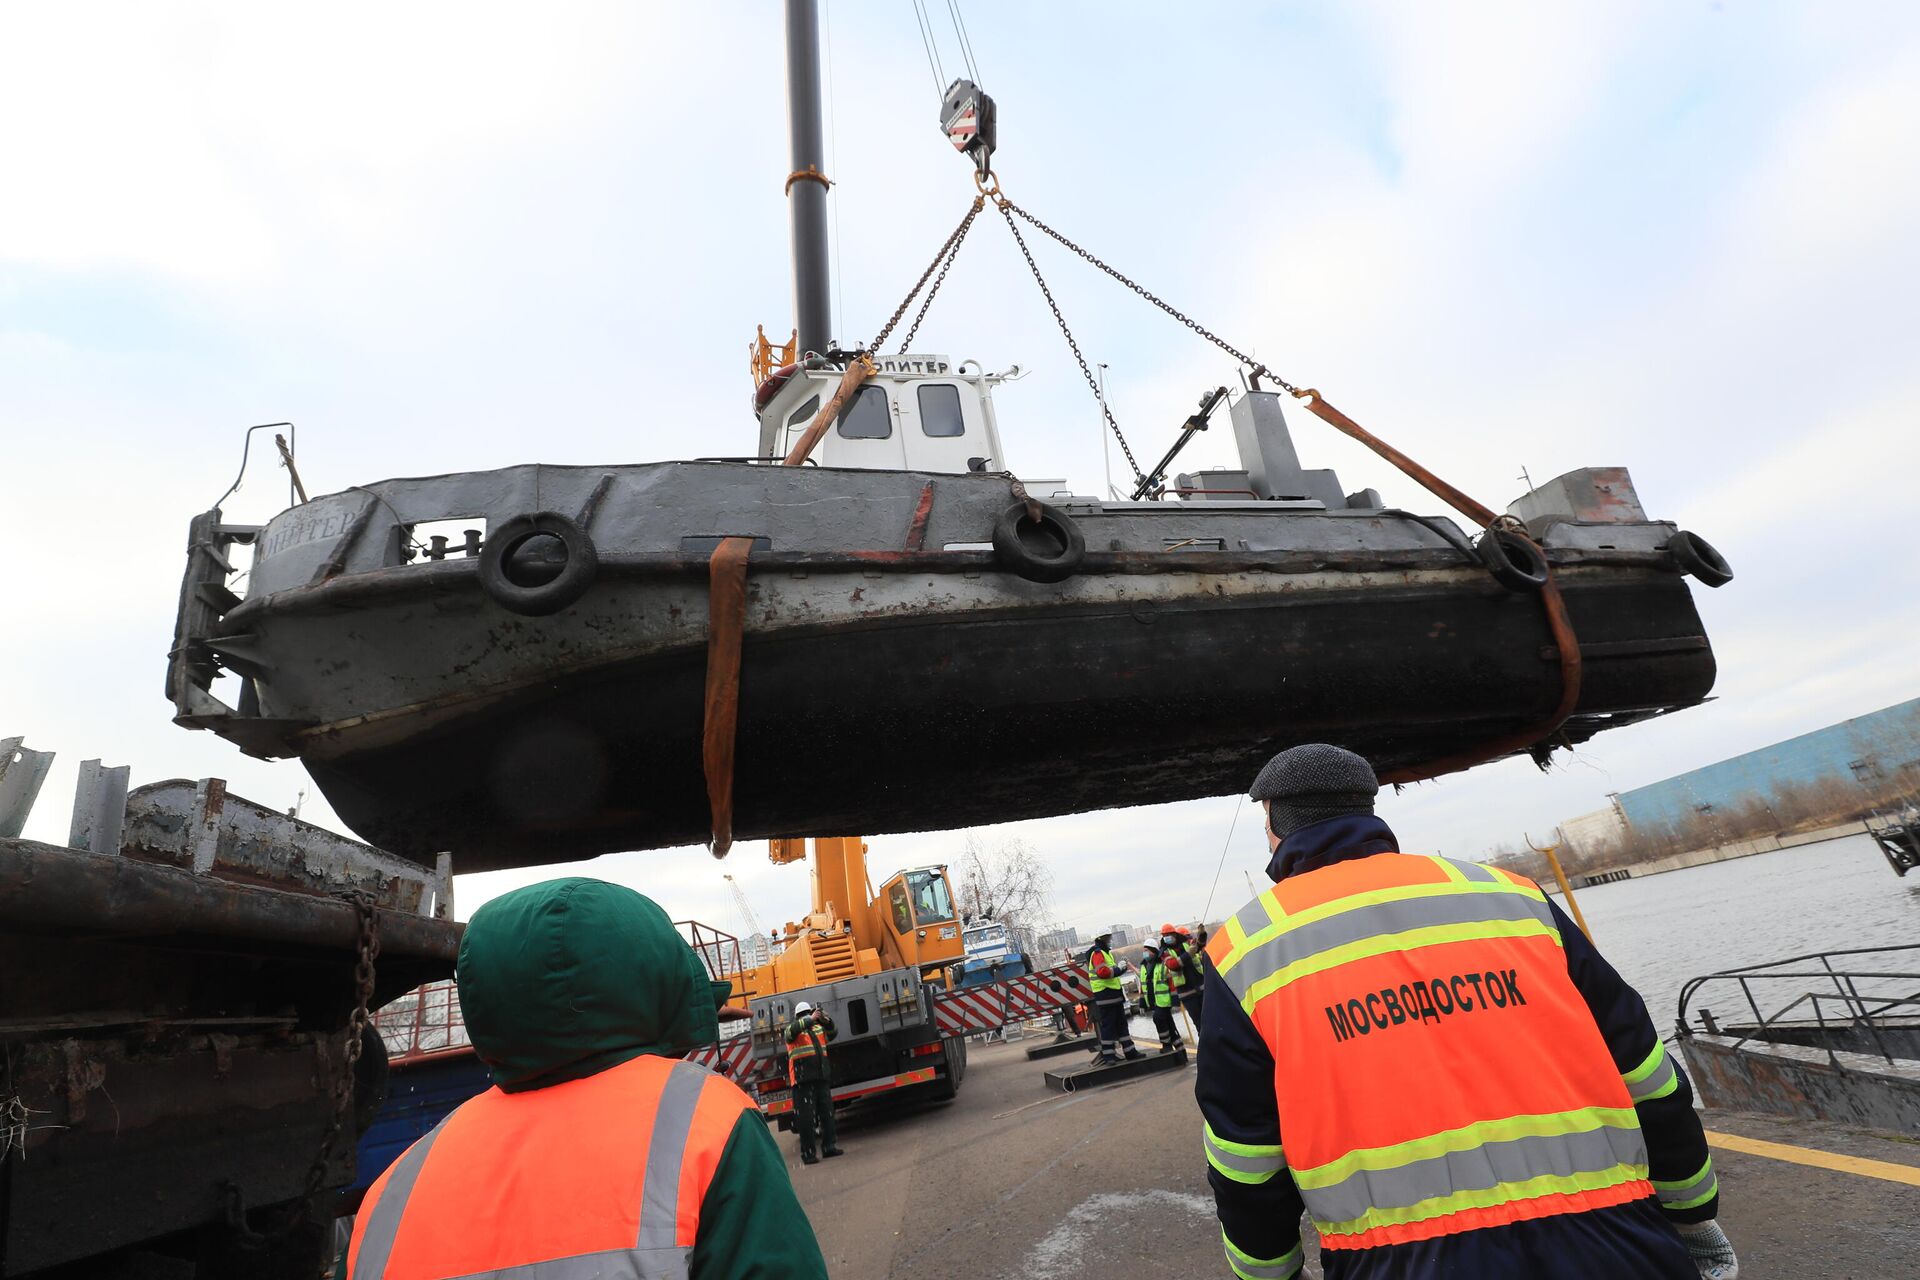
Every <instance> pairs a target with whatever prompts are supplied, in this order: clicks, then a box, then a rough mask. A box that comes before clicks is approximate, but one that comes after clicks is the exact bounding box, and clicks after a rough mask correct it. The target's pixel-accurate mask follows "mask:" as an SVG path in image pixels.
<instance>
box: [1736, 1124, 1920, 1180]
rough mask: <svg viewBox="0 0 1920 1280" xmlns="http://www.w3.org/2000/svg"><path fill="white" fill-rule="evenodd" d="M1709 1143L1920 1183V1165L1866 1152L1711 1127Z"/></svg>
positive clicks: (1825, 1167) (1841, 1170)
mask: <svg viewBox="0 0 1920 1280" xmlns="http://www.w3.org/2000/svg"><path fill="white" fill-rule="evenodd" d="M1707 1144H1708V1145H1709V1146H1714V1147H1718V1148H1720V1149H1721V1150H1722V1151H1740V1152H1744V1153H1745V1154H1747V1155H1750V1156H1765V1157H1766V1158H1767V1159H1769V1160H1785V1161H1787V1162H1789V1163H1791V1164H1804V1165H1808V1166H1811V1167H1812V1168H1815V1169H1832V1170H1834V1171H1835V1172H1837V1173H1853V1174H1858V1175H1859V1176H1861V1177H1863V1178H1879V1179H1882V1180H1883V1181H1886V1182H1900V1183H1904V1184H1906V1185H1907V1186H1909V1187H1920V1169H1916V1168H1914V1167H1913V1166H1912V1165H1907V1164H1894V1163H1892V1162H1891V1161H1887V1160H1869V1159H1867V1158H1866V1157H1865V1156H1843V1155H1840V1154H1838V1153H1837V1152H1833V1151H1815V1150H1814V1149H1813V1148H1811V1147H1795V1146H1789V1145H1788V1144H1787V1143H1784V1142H1766V1141H1763V1140H1762V1139H1760V1138H1746V1137H1742V1136H1740V1135H1739V1134H1737V1133H1715V1132H1714V1131H1713V1130H1712V1129H1709V1130H1707Z"/></svg>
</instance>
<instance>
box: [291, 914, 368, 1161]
mask: <svg viewBox="0 0 1920 1280" xmlns="http://www.w3.org/2000/svg"><path fill="white" fill-rule="evenodd" d="M347 900H348V901H349V902H351V903H352V904H353V909H354V911H355V913H356V914H357V915H358V916H359V918H360V937H359V943H358V946H357V948H356V954H355V956H354V965H353V1012H352V1013H350V1014H348V1015H347V1036H346V1042H345V1043H344V1044H343V1045H342V1046H341V1050H340V1058H341V1063H340V1072H339V1074H338V1075H336V1076H335V1077H334V1080H333V1111H332V1114H331V1115H330V1116H329V1117H328V1120H327V1131H326V1133H325V1134H324V1135H323V1136H322V1137H321V1139H320V1150H319V1151H318V1152H317V1153H316V1154H315V1155H314V1157H313V1163H312V1164H311V1165H310V1166H308V1168H307V1181H306V1196H307V1198H308V1199H312V1198H313V1197H314V1196H316V1195H319V1194H320V1188H321V1186H322V1185H323V1184H324V1183H325V1182H326V1180H327V1162H328V1161H329V1160H330V1159H332V1157H333V1150H334V1147H335V1146H336V1145H337V1144H338V1143H339V1141H340V1133H341V1131H342V1130H343V1129H345V1128H346V1126H347V1120H348V1115H349V1113H350V1112H351V1111H352V1110H353V1073H354V1069H355V1068H356V1067H357V1066H358V1065H359V1063H360V1049H361V1044H362V1042H363V1041H364V1040H365V1039H366V1035H367V1024H368V1023H369V1022H371V1021H372V1019H373V1015H372V1013H370V1012H369V1011H368V1008H367V1006H368V1005H369V1004H371V1003H372V1002H373V974H374V970H373V963H374V961H375V960H377V959H378V958H379V956H380V922H379V917H378V916H377V915H376V914H375V912H374V906H373V899H372V898H370V897H368V896H367V895H366V894H364V893H358V892H356V893H353V894H351V895H350V896H349V897H348V899H347Z"/></svg>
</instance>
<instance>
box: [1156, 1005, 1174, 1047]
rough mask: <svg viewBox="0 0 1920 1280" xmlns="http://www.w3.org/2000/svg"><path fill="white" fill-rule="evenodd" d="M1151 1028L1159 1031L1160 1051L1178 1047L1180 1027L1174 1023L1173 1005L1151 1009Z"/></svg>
mask: <svg viewBox="0 0 1920 1280" xmlns="http://www.w3.org/2000/svg"><path fill="white" fill-rule="evenodd" d="M1153 1029H1154V1030H1155V1031H1158V1032H1159V1033H1160V1048H1161V1050H1162V1052H1166V1053H1171V1052H1173V1051H1174V1050H1175V1049H1178V1048H1179V1047H1180V1045H1181V1040H1180V1028H1179V1027H1178V1026H1176V1025H1174V1021H1173V1006H1171V1005H1169V1006H1167V1007H1166V1008H1165V1009H1155V1010H1154V1011H1153Z"/></svg>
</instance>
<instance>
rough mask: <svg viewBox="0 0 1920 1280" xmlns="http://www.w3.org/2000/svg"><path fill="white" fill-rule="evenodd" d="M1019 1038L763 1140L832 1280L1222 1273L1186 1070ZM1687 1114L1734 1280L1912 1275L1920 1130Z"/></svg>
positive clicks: (1918, 1233) (1918, 1244) (1917, 1249)
mask: <svg viewBox="0 0 1920 1280" xmlns="http://www.w3.org/2000/svg"><path fill="white" fill-rule="evenodd" d="M1025 1048H1026V1046H1025V1045H1024V1044H1022V1043H1021V1042H1019V1041H1015V1042H1013V1043H1011V1044H1005V1045H990V1046H986V1047H984V1048H976V1049H975V1050H974V1052H973V1055H972V1059H971V1062H970V1065H969V1070H968V1074H967V1083H966V1086H965V1087H964V1088H963V1089H962V1090H961V1092H960V1097H959V1099H958V1100H956V1101H955V1102H953V1103H952V1104H950V1105H945V1106H932V1107H926V1108H923V1109H921V1110H919V1111H917V1112H914V1113H912V1114H910V1115H904V1116H902V1115H892V1116H881V1115H873V1116H868V1117H848V1118H847V1119H845V1120H844V1121H843V1122H842V1124H841V1126H840V1138H841V1145H842V1146H843V1147H845V1148H846V1152H847V1155H846V1158H845V1159H841V1160H831V1161H827V1162H825V1163H823V1164H819V1165H814V1166H802V1165H801V1163H800V1160H799V1154H798V1148H797V1146H796V1145H795V1141H794V1138H793V1137H792V1136H791V1135H782V1136H781V1137H780V1143H781V1147H782V1149H783V1151H784V1152H785V1153H786V1156H787V1163H788V1168H789V1170H790V1172H791V1173H792V1176H793V1180H794V1185H795V1186H796V1187H797V1188H798V1189H799V1192H800V1199H801V1202H802V1203H803V1204H804V1205H805V1206H806V1209H807V1213H808V1215H809V1217H811V1218H812V1220H813V1224H814V1229H815V1231H816V1232H817V1233H818V1234H819V1238H820V1243H821V1246H822V1248H823V1249H824V1251H825V1253H826V1256H827V1265H828V1268H829V1270H830V1271H831V1272H832V1274H833V1276H834V1277H835V1280H879V1278H880V1277H884V1276H892V1275H912V1276H915V1277H917V1278H918V1280H937V1278H939V1277H947V1276H951V1277H965V1280H997V1278H999V1277H1032V1278H1033V1280H1050V1278H1052V1277H1060V1278H1061V1280H1067V1278H1069V1277H1072V1278H1076V1280H1077V1278H1078V1277H1082V1276H1088V1275H1114V1276H1126V1275H1132V1276H1148V1275H1151V1276H1165V1275H1191V1276H1205V1275H1224V1274H1226V1270H1225V1267H1224V1264H1223V1263H1222V1260H1221V1256H1220V1243H1219V1241H1220V1234H1219V1229H1218V1226H1217V1225H1216V1223H1215V1221H1214V1217H1213V1204H1212V1198H1211V1196H1210V1194H1209V1192H1208V1189H1207V1179H1206V1162H1205V1160H1204V1159H1203V1158H1202V1156H1201V1154H1200V1150H1199V1138H1198V1134H1199V1128H1200V1126H1199V1113H1198V1111H1197V1110H1196V1108H1195V1106H1194V1101H1193V1073H1192V1070H1191V1069H1190V1068H1183V1069H1181V1070H1178V1071H1171V1072H1166V1073H1164V1074H1158V1075H1151V1076H1148V1077H1146V1078H1144V1079H1140V1080H1135V1081H1132V1082H1129V1083H1125V1084H1120V1085H1115V1086H1113V1087H1110V1088H1105V1089H1095V1090H1089V1091H1087V1092H1084V1093H1081V1092H1076V1093H1073V1094H1068V1095H1066V1096H1060V1095H1057V1094H1053V1093H1049V1092H1048V1091H1047V1090H1046V1088H1045V1086H1044V1085H1043V1084H1042V1082H1041V1073H1042V1070H1043V1069H1044V1068H1045V1067H1047V1066H1049V1065H1050V1064H1049V1063H1045V1062H1028V1061H1027V1060H1026V1056H1025ZM1706 1122H1707V1128H1708V1130H1709V1131H1710V1132H1711V1133H1712V1134H1714V1135H1716V1137H1715V1150H1714V1164H1715V1166H1716V1168H1717V1169H1718V1170H1719V1175H1720V1185H1721V1190H1722V1195H1723V1200H1722V1205H1723V1208H1722V1212H1721V1218H1720V1221H1721V1224H1722V1225H1723V1226H1724V1227H1725V1228H1726V1230H1727V1234H1728V1235H1729V1237H1731V1239H1732V1240H1733V1243H1734V1247H1735V1248H1736V1249H1737V1250H1738V1251H1739V1253H1740V1261H1741V1272H1742V1274H1744V1275H1753V1276H1801V1275H1804V1276H1814V1275H1820V1276H1835V1277H1838V1276H1850V1277H1856V1278H1857V1280H1893V1278H1895V1277H1904V1276H1909V1275H1912V1274H1913V1259H1914V1258H1915V1257H1916V1256H1920V1220H1917V1219H1916V1215H1915V1213H1914V1209H1915V1207H1916V1205H1920V1141H1900V1140H1897V1139H1891V1138H1888V1137H1885V1136H1882V1135H1874V1134H1870V1133H1866V1132H1863V1131H1860V1130H1854V1129H1848V1128H1843V1127H1840V1126H1837V1125H1829V1124H1820V1123H1816V1122H1802V1121H1793V1120H1783V1119H1779V1118H1775V1117H1759V1116H1749V1115H1742V1114H1736V1113H1731V1112H1708V1113H1706ZM1754 1142H1759V1143H1764V1144H1769V1145H1768V1146H1765V1147H1747V1144H1750V1143H1754ZM1742 1148H1746V1149H1742ZM1759 1151H1765V1152H1766V1154H1758V1153H1757V1152H1759ZM1809 1160H1811V1161H1820V1162H1822V1163H1821V1164H1810V1163H1805V1161H1809ZM1896 1178H1898V1179H1905V1181H1896V1180H1890V1179H1896ZM1308 1234H1309V1235H1311V1231H1310V1230H1309V1232H1308ZM1308 1250H1309V1258H1310V1259H1311V1260H1310V1261H1309V1263H1308V1265H1307V1270H1306V1274H1307V1275H1308V1276H1312V1277H1318V1276H1319V1275H1320V1274H1321V1273H1320V1268H1319V1264H1318V1261H1317V1259H1314V1258H1313V1246H1312V1244H1311V1243H1309V1245H1308Z"/></svg>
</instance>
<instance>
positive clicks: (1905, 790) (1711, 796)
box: [1614, 698, 1920, 843]
mask: <svg viewBox="0 0 1920 1280" xmlns="http://www.w3.org/2000/svg"><path fill="white" fill-rule="evenodd" d="M1917 795H1920V698H1915V699H1913V700H1912V701H1909V702H1902V703H1898V704H1896V705H1894V706H1891V707H1887V708H1884V709H1883V710H1880V711H1874V712H1871V713H1869V714H1867V715H1864V716H1856V717H1854V718H1853V719H1851V720H1843V721H1841V722H1840V723H1839V724H1834V725H1828V726H1827V727H1826V728H1824V729H1816V730H1814V731H1813V732H1812V733H1803V734H1801V735H1800V736H1799V737H1797V738H1788V739H1787V740H1786V741H1784V742H1776V743H1774V744H1773V745H1772V746H1769V747H1761V748H1760V749H1759V750H1757V751H1749V752H1747V753H1746V754H1744V755H1738V756H1734V757H1732V758H1731V759H1728V760H1722V761H1720V762H1719V763H1717V764H1710V765H1707V766H1705V767H1704V768H1699V769H1694V770H1691V771H1689V772H1687V773H1682V774H1677V775H1675V776H1674V777H1671V778H1667V779H1665V780H1664V781H1661V782H1655V783H1652V784H1651V785H1649V786H1644V787H1637V788H1635V789H1634V790H1632V791H1622V792H1621V793H1620V794H1619V795H1618V796H1616V797H1614V805H1615V808H1616V810H1617V814H1618V816H1619V817H1620V818H1621V819H1624V820H1625V822H1626V824H1627V826H1628V828H1629V829H1630V830H1631V831H1632V832H1633V833H1634V835H1635V836H1637V837H1640V838H1643V839H1644V838H1648V837H1651V838H1655V839H1660V838H1663V837H1664V838H1667V839H1679V840H1682V841H1685V840H1686V837H1688V836H1707V837H1715V836H1718V837H1722V838H1737V837H1744V836H1747V835H1749V834H1752V833H1753V831H1754V830H1755V829H1756V828H1762V827H1764V828H1769V829H1771V830H1772V831H1776V832H1777V831H1783V830H1789V829H1792V828H1794V827H1797V826H1805V825H1807V824H1809V823H1816V822H1821V821H1836V822H1837V821H1846V820H1848V819H1851V818H1857V817H1860V816H1862V815H1864V814H1865V813H1867V812H1868V811H1870V810H1872V809H1875V808H1888V807H1893V806H1895V805H1897V804H1899V803H1900V802H1902V801H1904V800H1907V799H1911V798H1913V797H1915V796H1917ZM1708 842H1709V843H1717V842H1718V841H1716V840H1709V841H1708Z"/></svg>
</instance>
